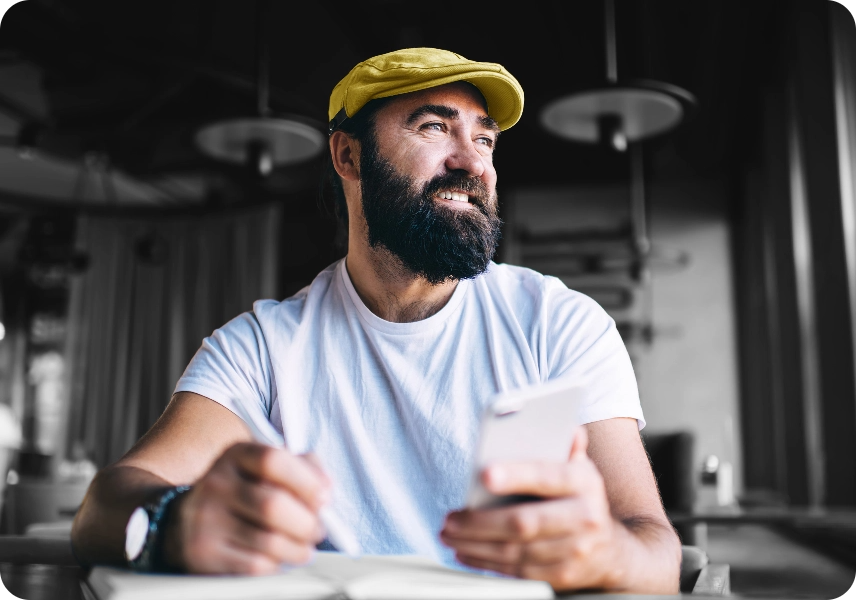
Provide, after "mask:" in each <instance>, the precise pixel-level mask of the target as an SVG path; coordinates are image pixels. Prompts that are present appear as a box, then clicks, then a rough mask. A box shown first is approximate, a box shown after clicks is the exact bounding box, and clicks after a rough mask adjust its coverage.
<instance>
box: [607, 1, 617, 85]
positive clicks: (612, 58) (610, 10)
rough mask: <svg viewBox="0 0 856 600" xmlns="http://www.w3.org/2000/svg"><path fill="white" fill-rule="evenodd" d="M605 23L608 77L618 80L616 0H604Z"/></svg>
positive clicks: (612, 80)
mask: <svg viewBox="0 0 856 600" xmlns="http://www.w3.org/2000/svg"><path fill="white" fill-rule="evenodd" d="M603 7H604V23H605V25H606V79H607V80H608V81H609V82H610V83H615V82H616V81H618V53H617V50H616V45H615V0H604V5H603Z"/></svg>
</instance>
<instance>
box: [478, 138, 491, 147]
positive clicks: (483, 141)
mask: <svg viewBox="0 0 856 600" xmlns="http://www.w3.org/2000/svg"><path fill="white" fill-rule="evenodd" d="M476 143H477V144H482V145H484V146H487V147H488V148H493V138H489V137H480V138H476Z"/></svg>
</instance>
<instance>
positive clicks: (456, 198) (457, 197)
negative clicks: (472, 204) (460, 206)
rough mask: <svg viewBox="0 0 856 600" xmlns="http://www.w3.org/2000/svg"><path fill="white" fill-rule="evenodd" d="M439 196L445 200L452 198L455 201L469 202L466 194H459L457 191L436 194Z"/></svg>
mask: <svg viewBox="0 0 856 600" xmlns="http://www.w3.org/2000/svg"><path fill="white" fill-rule="evenodd" d="M438 196H440V197H441V198H443V199H445V200H454V201H456V202H469V201H470V197H469V196H467V195H466V194H460V193H458V192H440V193H439V194H438Z"/></svg>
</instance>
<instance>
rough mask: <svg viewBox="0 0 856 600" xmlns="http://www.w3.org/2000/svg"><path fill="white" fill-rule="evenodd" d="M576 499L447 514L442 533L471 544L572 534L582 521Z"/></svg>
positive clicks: (581, 511) (581, 509)
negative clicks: (474, 542) (469, 541)
mask: <svg viewBox="0 0 856 600" xmlns="http://www.w3.org/2000/svg"><path fill="white" fill-rule="evenodd" d="M585 516H586V515H585V513H584V511H583V507H582V505H581V502H580V501H579V500H577V499H576V498H563V499H561V500H545V501H543V502H528V503H525V504H518V505H515V506H508V507H503V508H493V509H488V510H465V511H460V512H454V513H450V514H449V515H448V516H447V517H446V523H445V525H444V527H443V530H442V533H443V534H444V535H445V536H448V537H449V538H456V539H462V540H471V541H495V542H501V541H530V540H533V539H536V538H554V537H559V536H562V535H569V534H571V533H574V532H575V531H576V530H577V529H578V528H579V526H580V525H579V524H580V523H581V522H582V519H583V518H584V517H585Z"/></svg>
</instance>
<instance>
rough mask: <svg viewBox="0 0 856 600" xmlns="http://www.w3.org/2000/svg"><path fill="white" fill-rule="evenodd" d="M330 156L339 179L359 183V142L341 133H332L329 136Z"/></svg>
mask: <svg viewBox="0 0 856 600" xmlns="http://www.w3.org/2000/svg"><path fill="white" fill-rule="evenodd" d="M330 156H331V157H332V160H333V168H334V169H336V173H338V174H339V177H341V178H342V179H344V180H346V181H359V179H360V171H359V168H358V167H357V164H358V163H359V161H360V145H359V142H357V141H356V140H355V139H354V138H352V137H351V136H349V135H348V134H347V133H345V132H343V131H334V132H333V135H331V136H330Z"/></svg>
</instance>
